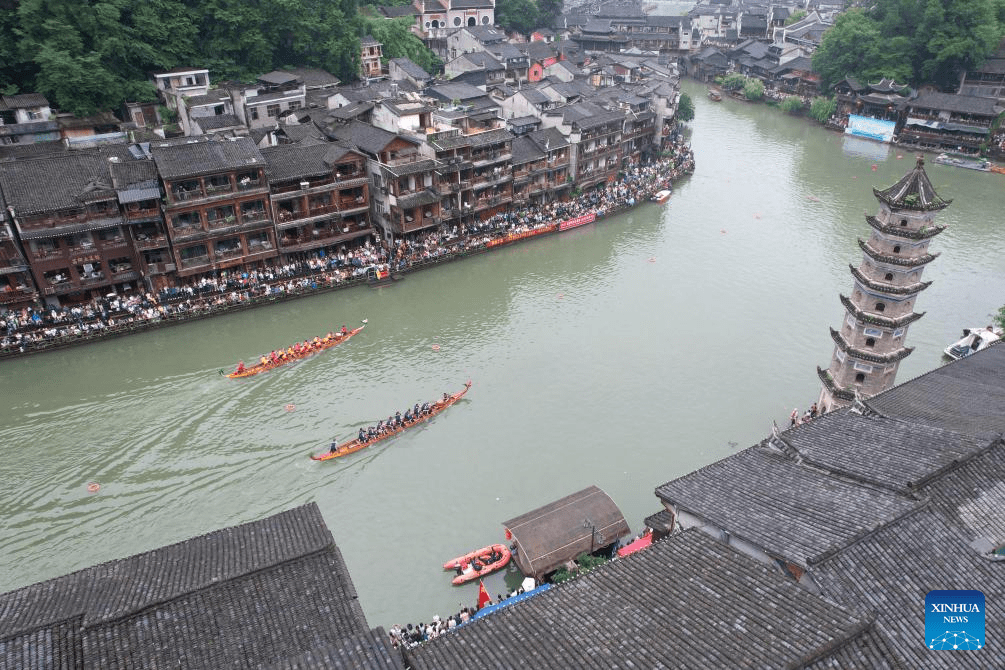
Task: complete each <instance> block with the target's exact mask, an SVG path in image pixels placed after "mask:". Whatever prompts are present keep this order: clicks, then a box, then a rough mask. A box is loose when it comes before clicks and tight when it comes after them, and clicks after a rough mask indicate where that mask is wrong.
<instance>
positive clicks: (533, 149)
mask: <svg viewBox="0 0 1005 670" xmlns="http://www.w3.org/2000/svg"><path fill="white" fill-rule="evenodd" d="M545 156H546V154H545V153H544V152H543V151H541V149H540V148H539V147H538V146H537V143H536V142H534V140H532V139H530V138H529V137H527V136H526V135H522V136H520V137H515V138H513V161H512V163H513V165H523V164H524V163H530V162H531V161H536V160H541V159H542V158H545Z"/></svg>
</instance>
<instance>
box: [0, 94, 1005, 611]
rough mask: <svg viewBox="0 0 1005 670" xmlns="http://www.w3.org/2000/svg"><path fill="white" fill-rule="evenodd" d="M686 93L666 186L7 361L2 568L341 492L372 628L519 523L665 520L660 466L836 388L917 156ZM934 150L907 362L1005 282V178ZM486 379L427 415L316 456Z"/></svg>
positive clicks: (330, 517) (907, 368) (671, 468)
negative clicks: (408, 269) (852, 315)
mask: <svg viewBox="0 0 1005 670" xmlns="http://www.w3.org/2000/svg"><path fill="white" fill-rule="evenodd" d="M684 88H685V90H687V91H688V92H689V93H690V94H691V95H692V97H693V98H694V101H695V106H696V108H697V118H696V120H695V121H694V122H693V124H692V126H693V136H692V143H693V148H694V152H695V158H696V162H697V170H696V172H695V174H694V175H693V176H692V177H691V178H690V179H688V180H686V181H684V182H682V183H681V184H679V185H678V188H677V189H676V191H675V193H674V196H673V198H672V199H671V200H670V202H669V203H668V204H667V205H666V206H664V207H660V206H657V205H655V204H645V205H643V206H641V207H638V208H637V209H635V210H633V211H631V212H630V213H627V214H623V215H620V216H616V217H612V218H609V219H606V220H601V221H599V222H598V223H597V224H594V225H589V226H586V227H584V228H581V229H577V230H573V231H569V232H565V233H562V234H560V235H554V236H549V237H546V238H541V239H535V240H531V241H528V242H525V243H521V244H518V245H515V246H512V247H507V248H503V249H501V250H498V251H495V252H492V253H489V254H483V255H479V256H475V257H471V258H468V259H465V260H463V261H459V262H456V263H449V264H446V265H444V266H441V267H438V268H435V269H433V270H429V271H425V272H420V273H416V274H411V275H408V276H407V277H406V279H405V280H404V281H401V282H398V283H396V284H395V285H393V286H390V287H384V288H380V289H376V290H375V289H369V288H365V287H359V288H353V289H348V290H345V291H338V292H334V293H329V294H325V295H321V296H315V297H312V298H306V299H302V300H296V301H291V302H288V303H283V304H278V305H273V306H270V307H265V308H261V309H257V310H251V311H246V312H241V313H237V314H232V315H227V316H223V317H218V318H214V319H209V320H204V321H199V322H193V323H191V324H185V325H181V326H176V327H171V328H165V329H162V330H158V331H151V332H147V333H143V334H140V335H135V336H131V337H129V338H121V339H116V340H111V341H107V342H102V343H97V344H93V345H87V346H84V347H80V348H75V349H67V350H61V351H56V352H52V353H46V354H41V355H36V356H30V357H27V358H23V359H19V360H12V361H5V362H3V363H2V364H0V388H2V389H3V391H2V392H0V394H2V395H0V434H2V436H3V440H2V441H3V447H4V457H3V459H2V462H0V478H2V481H3V486H2V487H0V509H2V510H3V521H4V523H3V524H2V526H0V556H2V558H0V591H6V590H9V589H13V588H16V587H19V586H22V585H25V584H29V583H32V582H36V581H40V580H43V579H47V578H50V577H54V576H57V575H60V574H64V573H66V572H69V571H72V570H76V569H79V568H82V567H85V566H88V565H92V564H94V563H98V562H101V561H106V560H110V559H113V558H117V557H121V556H126V555H129V554H133V553H136V552H141V551H145V550H148V549H151V548H154V547H157V546H161V545H164V544H168V543H171V542H176V541H180V540H183V539H186V538H189V537H192V536H195V535H198V534H201V533H205V532H209V531H211V530H215V529H218V528H222V527H224V526H228V525H233V524H238V523H242V522H246V521H250V520H254V519H258V518H261V517H262V516H265V515H268V514H273V513H275V512H278V511H280V510H283V509H287V508H289V507H291V506H294V505H298V504H302V503H305V502H308V501H316V502H317V503H318V505H319V506H320V508H321V510H322V512H323V514H324V517H325V520H326V522H327V524H328V526H329V528H330V529H331V531H332V533H333V535H334V537H335V541H336V543H337V544H338V546H339V547H340V549H341V551H342V553H343V556H344V558H345V560H346V563H347V564H348V566H349V569H350V571H351V573H352V577H353V581H354V582H355V585H356V587H357V589H358V591H359V594H360V601H361V603H362V605H363V608H364V610H365V612H366V615H367V618H368V620H369V622H370V624H371V625H373V626H376V625H383V626H385V627H387V626H390V625H392V624H394V623H402V624H404V623H406V622H417V621H428V620H429V619H430V617H431V616H432V615H433V614H440V615H441V616H445V615H447V614H449V613H451V612H455V611H457V610H458V609H459V608H460V606H461V605H462V604H463V605H468V604H473V603H474V601H475V599H476V589H477V586H476V585H468V586H465V587H451V586H450V575H449V574H447V573H444V572H443V571H442V570H441V568H440V565H441V564H442V563H443V562H444V561H446V560H447V559H449V558H451V557H453V556H455V555H458V554H461V553H465V552H467V551H469V550H471V549H474V548H476V547H480V546H483V545H485V544H489V543H491V542H497V541H502V540H503V529H502V526H501V522H502V521H504V520H506V519H509V518H511V517H514V516H517V515H518V514H521V513H523V512H525V511H528V510H530V509H532V508H534V507H536V506H539V505H542V504H545V503H548V502H550V501H552V500H554V499H556V498H558V497H561V496H564V495H567V494H569V493H572V492H574V491H577V490H579V489H582V488H584V487H586V486H588V485H591V484H596V485H598V486H600V487H601V488H603V489H604V490H605V491H607V493H608V494H610V495H611V497H612V498H613V499H614V501H615V502H616V503H617V504H618V505H619V506H620V508H621V510H622V511H623V512H624V514H625V516H626V518H627V519H628V521H629V524H630V525H631V526H632V528H633V530H635V531H637V530H639V529H640V528H641V525H642V520H643V518H644V517H645V516H647V515H648V514H651V513H653V512H655V511H658V510H659V508H660V506H659V502H658V500H657V499H656V497H655V496H654V494H653V491H654V489H655V488H656V487H657V486H658V485H660V484H662V483H664V482H666V481H668V480H670V479H673V478H674V477H677V476H679V475H681V474H684V473H687V472H689V471H691V470H694V469H696V468H699V467H701V466H703V465H706V464H708V463H710V462H712V461H714V460H717V459H719V458H722V457H724V456H726V455H728V454H730V453H732V452H733V451H734V450H736V449H739V448H743V447H745V446H748V445H750V444H752V443H754V442H755V441H758V440H759V439H761V438H762V437H764V436H765V435H767V434H768V432H769V430H770V427H771V422H772V420H776V421H778V422H779V423H780V424H781V423H783V422H784V421H785V420H786V418H787V417H788V414H789V412H790V411H791V408H792V407H794V406H799V407H800V408H806V407H808V406H809V404H810V403H811V402H813V401H815V400H816V398H817V394H818V392H819V382H818V380H817V377H816V374H815V367H816V366H817V365H820V366H826V365H827V362H828V361H829V358H830V355H831V351H832V348H833V343H832V341H831V339H830V336H829V334H828V328H829V327H831V326H837V325H838V324H839V323H840V321H841V318H842V316H843V309H842V307H841V305H840V303H839V302H838V294H839V293H846V294H847V293H848V292H849V291H850V289H851V282H852V280H851V277H850V275H849V272H848V264H849V263H855V264H858V262H859V260H860V257H861V252H860V251H859V250H858V247H857V245H856V242H855V241H856V238H857V237H859V236H863V237H864V236H867V235H868V232H869V229H868V227H867V225H866V223H865V221H864V219H863V214H864V213H866V212H868V213H875V211H876V200H875V198H874V197H873V195H872V192H871V189H872V187H873V186H878V187H886V186H889V185H890V184H892V183H893V182H895V181H896V180H897V179H899V178H900V177H901V176H903V174H904V173H906V172H907V171H908V170H910V169H911V168H912V167H913V164H914V159H913V156H912V155H910V154H903V155H901V154H899V153H898V151H897V149H889V148H887V147H884V146H883V145H877V144H872V143H868V142H864V141H856V142H848V141H847V140H845V139H844V138H843V137H842V136H840V135H837V134H834V133H832V132H829V131H825V130H823V129H822V128H820V127H819V126H817V125H815V124H813V123H811V122H809V121H805V120H802V119H794V118H791V117H787V116H785V115H783V114H782V113H780V112H778V111H777V110H775V109H772V108H769V107H767V106H764V105H752V104H746V103H741V102H737V101H733V100H725V101H723V102H721V103H712V102H710V101H709V100H708V99H707V98H706V97H705V96H704V88H703V87H702V86H700V85H698V84H696V83H694V82H685V83H684ZM928 172H929V175H930V177H931V179H932V181H933V183H934V184H935V187H936V189H937V190H938V192H939V194H940V195H941V196H943V197H945V198H952V199H954V203H953V205H952V206H951V207H950V208H949V209H948V210H946V211H945V212H943V213H942V214H941V216H940V218H939V220H940V222H944V223H948V224H949V228H948V230H947V231H946V232H945V233H943V234H942V235H940V236H939V237H938V238H937V239H936V240H935V241H934V242H933V244H932V248H933V250H935V251H939V252H941V254H942V255H941V257H940V258H938V259H937V260H936V261H935V262H934V263H933V264H932V265H931V266H929V268H928V270H927V271H926V274H925V278H926V279H931V280H934V284H933V285H932V287H931V288H930V289H928V290H927V291H925V292H924V293H923V294H922V295H921V296H920V298H919V300H918V309H919V310H922V311H926V312H927V315H926V316H925V318H924V319H922V320H921V321H920V322H918V323H917V324H915V325H913V326H912V327H911V329H910V332H909V335H908V344H909V345H911V346H915V347H916V348H917V349H916V351H915V352H914V354H913V355H912V356H910V357H909V358H908V359H907V360H906V361H905V362H904V363H903V364H902V365H901V369H900V375H899V380H900V381H904V380H906V379H909V378H911V377H914V376H917V375H918V374H921V373H923V372H925V371H927V370H929V369H931V368H933V367H935V366H938V365H940V364H941V358H940V356H941V350H942V348H943V347H944V346H945V345H946V344H947V343H948V342H950V341H953V340H955V339H956V338H958V337H959V334H960V329H961V328H962V327H964V326H970V325H982V324H985V323H987V322H988V320H989V314H990V313H991V312H994V311H996V310H997V308H998V307H999V306H1000V305H1001V304H1002V303H1005V290H1003V288H1005V287H1003V278H1005V271H1003V270H1005V267H1003V266H1005V261H1003V258H1005V236H1003V235H1002V234H1001V232H1000V227H1001V225H1002V221H1001V213H1002V212H1003V211H1005V189H1003V186H1005V181H1003V180H1005V177H1003V176H1001V175H997V174H984V173H977V172H972V171H968V170H963V169H958V168H950V167H945V166H940V165H934V164H929V166H928ZM362 319H367V320H368V325H367V328H366V329H365V330H364V331H363V332H362V333H361V334H360V335H358V336H357V337H355V338H353V340H352V341H350V342H348V343H346V344H345V345H344V346H339V347H336V348H334V349H332V350H330V351H328V352H325V353H323V354H321V355H318V356H315V357H313V358H311V359H308V360H305V361H302V362H299V363H296V364H294V365H292V366H289V367H288V368H285V369H282V370H278V371H273V372H270V373H267V374H264V375H260V376H258V377H253V378H250V379H246V380H230V379H227V378H226V377H223V376H221V374H220V373H219V371H220V369H221V368H222V367H226V368H227V369H229V368H230V366H231V365H233V364H234V363H235V362H236V361H237V359H239V358H244V359H245V360H250V359H251V358H252V357H253V356H254V355H255V354H257V353H259V352H262V351H266V350H269V349H272V348H274V347H277V346H280V345H283V344H285V343H290V342H293V341H295V340H297V339H302V338H307V337H311V336H313V335H315V334H321V333H323V332H325V331H327V330H329V329H331V328H334V327H340V326H341V325H342V324H343V323H345V324H346V325H348V326H349V327H352V326H353V325H354V324H357V323H358V322H359V321H360V320H362ZM434 344H436V345H438V347H439V348H438V350H434V348H433V345H434ZM468 379H471V380H472V381H473V383H474V384H473V386H472V388H471V391H470V392H469V393H468V395H467V396H466V397H465V398H464V399H463V400H462V401H461V402H460V403H458V404H457V405H456V406H454V407H452V408H451V409H449V410H447V411H446V412H445V413H444V414H442V415H440V416H438V417H436V418H435V419H434V420H433V421H431V422H429V423H427V424H425V425H424V426H422V427H421V428H417V429H415V430H412V431H409V432H407V433H405V434H402V435H400V436H398V437H396V438H394V439H393V440H390V441H387V442H385V443H382V444H380V445H378V446H375V447H373V448H370V449H368V450H366V451H364V452H360V453H359V454H356V455H353V456H350V457H348V458H344V459H338V460H335V461H329V462H326V463H318V462H314V461H311V460H310V459H309V458H308V454H309V453H310V452H311V451H315V450H319V449H321V448H323V446H324V445H326V444H327V443H328V442H329V441H331V440H333V439H339V438H343V439H344V438H347V437H350V436H351V435H352V434H354V433H355V432H356V429H357V427H358V426H359V425H360V424H361V422H371V423H375V422H376V421H377V420H378V419H379V418H381V417H386V416H387V415H388V414H389V413H391V412H393V411H394V410H396V409H400V410H404V408H405V407H406V406H409V405H411V404H413V403H415V402H422V401H424V400H432V399H434V398H436V397H439V396H440V395H441V394H442V393H443V392H444V391H449V392H454V391H457V390H459V389H460V388H461V386H462V384H463V382H464V381H466V380H468ZM287 405H292V408H291V409H292V411H287ZM92 481H94V482H99V483H100V484H101V489H100V491H99V492H98V493H94V494H92V493H88V491H87V488H86V487H87V484H88V482H92ZM502 579H503V578H502V576H501V575H499V574H497V575H494V576H493V577H491V578H490V579H488V580H487V584H488V587H489V589H490V591H491V592H492V593H493V595H494V594H495V593H498V592H501V591H502V590H503V584H502Z"/></svg>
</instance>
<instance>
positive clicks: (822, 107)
mask: <svg viewBox="0 0 1005 670" xmlns="http://www.w3.org/2000/svg"><path fill="white" fill-rule="evenodd" d="M836 109H837V102H836V101H835V100H834V98H813V102H812V103H810V117H811V118H814V119H816V120H817V121H819V122H820V123H827V121H828V120H829V119H830V118H831V115H833V114H834V111H835V110H836Z"/></svg>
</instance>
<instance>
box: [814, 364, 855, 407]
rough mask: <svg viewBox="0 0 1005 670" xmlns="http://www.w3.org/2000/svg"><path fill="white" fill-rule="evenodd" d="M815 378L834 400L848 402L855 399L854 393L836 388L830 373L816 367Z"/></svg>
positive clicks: (839, 387)
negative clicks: (818, 379) (817, 378)
mask: <svg viewBox="0 0 1005 670" xmlns="http://www.w3.org/2000/svg"><path fill="white" fill-rule="evenodd" d="M817 377H819V378H820V382H821V383H822V384H823V385H824V388H826V389H827V390H828V391H829V392H830V394H831V395H832V396H834V397H835V398H839V399H841V400H847V401H848V402H851V401H852V400H854V399H855V392H854V391H849V390H848V389H846V388H842V387H841V386H838V385H837V382H835V381H834V378H833V377H831V373H830V372H828V371H827V370H824V369H822V368H820V366H819V365H818V366H817Z"/></svg>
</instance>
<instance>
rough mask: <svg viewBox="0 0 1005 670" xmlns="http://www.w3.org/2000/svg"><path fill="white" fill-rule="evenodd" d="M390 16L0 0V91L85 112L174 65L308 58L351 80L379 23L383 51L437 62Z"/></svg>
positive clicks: (152, 1) (283, 3)
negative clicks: (383, 22) (382, 19)
mask: <svg viewBox="0 0 1005 670" xmlns="http://www.w3.org/2000/svg"><path fill="white" fill-rule="evenodd" d="M406 21H407V19H406ZM389 23H393V24H394V25H393V26H387V27H384V26H381V27H380V29H379V30H378V29H375V28H374V27H373V26H371V25H370V24H369V23H368V22H367V20H366V19H365V18H364V17H362V16H361V15H360V14H359V12H358V8H357V2H356V0H256V1H255V2H246V0H0V91H2V92H4V93H16V92H21V93H26V92H36V91H37V92H39V93H42V94H44V95H45V96H46V98H48V99H49V102H50V103H51V104H52V105H53V106H54V107H57V108H59V109H61V110H64V111H70V112H74V113H75V114H78V115H88V114H92V113H94V112H96V111H99V110H105V109H116V108H118V107H119V106H120V105H121V104H122V103H123V102H125V101H146V100H153V99H154V97H155V96H154V88H153V85H152V83H151V82H150V76H149V75H150V73H151V72H155V71H158V70H169V69H171V68H174V67H182V66H185V67H205V68H209V70H210V77H211V78H212V79H213V80H214V81H219V80H222V79H237V80H251V79H253V78H254V77H255V76H257V75H259V74H263V73H265V72H269V71H270V70H273V69H277V68H282V67H284V66H307V67H319V68H322V69H325V70H328V71H329V72H331V73H332V74H334V75H335V76H337V77H339V78H340V79H342V80H344V81H348V80H351V79H353V78H355V77H356V76H357V73H358V72H359V47H360V42H359V41H360V37H361V36H362V35H364V34H366V33H367V32H381V30H383V32H382V34H383V35H387V36H388V38H389V40H390V42H391V43H390V45H389V48H386V52H387V53H389V54H391V55H393V56H399V55H401V56H406V55H407V56H409V57H410V58H412V60H415V61H416V62H418V63H419V64H420V65H422V66H423V67H424V68H426V69H427V70H428V69H430V67H432V68H433V70H434V71H435V69H436V67H435V66H436V62H435V61H433V60H431V59H430V56H431V54H429V52H428V50H426V49H425V47H424V46H423V45H422V43H421V41H420V40H419V39H418V38H416V37H415V36H413V35H411V34H410V33H408V31H407V27H406V28H405V29H404V30H402V29H401V27H400V26H399V25H398V23H400V20H399V21H397V22H389ZM404 33H408V34H407V35H406V34H404Z"/></svg>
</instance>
